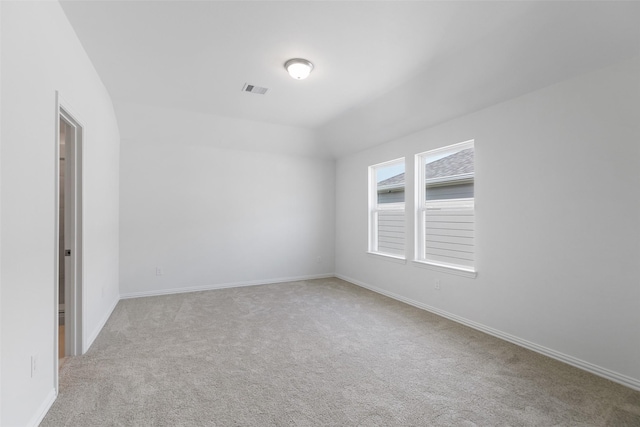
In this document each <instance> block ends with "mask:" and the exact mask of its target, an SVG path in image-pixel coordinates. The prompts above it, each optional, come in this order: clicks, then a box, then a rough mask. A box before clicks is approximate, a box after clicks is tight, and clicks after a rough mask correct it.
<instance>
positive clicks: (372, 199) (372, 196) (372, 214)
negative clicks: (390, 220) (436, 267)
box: [367, 157, 407, 260]
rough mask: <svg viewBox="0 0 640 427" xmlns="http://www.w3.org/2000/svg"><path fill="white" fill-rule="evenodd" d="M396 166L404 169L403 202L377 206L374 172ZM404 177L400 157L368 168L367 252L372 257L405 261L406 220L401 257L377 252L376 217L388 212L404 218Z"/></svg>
mask: <svg viewBox="0 0 640 427" xmlns="http://www.w3.org/2000/svg"><path fill="white" fill-rule="evenodd" d="M396 164H404V166H405V168H404V173H405V185H404V187H405V201H404V202H398V203H384V204H382V205H379V204H378V183H377V180H376V171H377V170H378V169H380V168H383V167H388V166H393V165H396ZM406 177H407V167H406V161H405V158H404V157H400V158H398V159H394V160H389V161H386V162H383V163H378V164H375V165H372V166H369V182H368V185H369V214H368V218H369V227H368V230H369V231H368V234H369V243H368V250H367V252H368V253H370V254H373V255H379V256H383V257H388V258H392V259H396V260H406V238H407V236H406V218H405V223H404V228H405V229H404V231H405V236H404V238H405V248H404V250H403V253H402V255H400V254H395V253H390V252H384V251H380V250H378V217H379V215H380V212H386V213H390V212H397V213H402V215H403V217H405V215H406V209H405V205H406V197H407V193H406V188H407V181H406Z"/></svg>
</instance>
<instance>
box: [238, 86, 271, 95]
mask: <svg viewBox="0 0 640 427" xmlns="http://www.w3.org/2000/svg"><path fill="white" fill-rule="evenodd" d="M268 90H269V89H267V88H266V87H260V86H254V85H250V84H249V83H245V84H244V86H243V87H242V91H243V92H251V93H257V94H258V95H264V94H265V93H267V91H268Z"/></svg>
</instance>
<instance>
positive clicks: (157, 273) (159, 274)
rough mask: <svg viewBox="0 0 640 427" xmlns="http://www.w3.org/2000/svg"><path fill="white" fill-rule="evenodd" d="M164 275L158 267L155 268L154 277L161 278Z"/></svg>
mask: <svg viewBox="0 0 640 427" xmlns="http://www.w3.org/2000/svg"><path fill="white" fill-rule="evenodd" d="M163 274H164V272H163V271H162V269H161V268H160V267H156V276H162V275H163Z"/></svg>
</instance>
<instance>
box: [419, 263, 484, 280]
mask: <svg viewBox="0 0 640 427" xmlns="http://www.w3.org/2000/svg"><path fill="white" fill-rule="evenodd" d="M413 264H414V265H415V266H417V267H422V268H428V269H430V270H435V271H440V272H442V273H450V274H456V275H458V276H463V277H469V278H471V279H475V278H476V277H477V276H478V272H477V271H475V270H473V269H471V268H467V267H457V266H453V265H447V264H440V263H437V262H433V261H423V260H417V259H414V260H413Z"/></svg>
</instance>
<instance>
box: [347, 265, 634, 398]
mask: <svg viewBox="0 0 640 427" xmlns="http://www.w3.org/2000/svg"><path fill="white" fill-rule="evenodd" d="M335 277H337V278H339V279H342V280H345V281H347V282H350V283H353V284H354V285H357V286H360V287H363V288H366V289H369V290H370V291H373V292H376V293H378V294H382V295H385V296H387V297H389V298H393V299H395V300H398V301H401V302H404V303H406V304H409V305H412V306H414V307H417V308H420V309H422V310H426V311H429V312H431V313H434V314H437V315H438V316H442V317H444V318H447V319H449V320H453V321H454V322H457V323H460V324H463V325H465V326H468V327H470V328H473V329H476V330H478V331H481V332H484V333H486V334H489V335H493V336H494V337H497V338H500V339H502V340H505V341H508V342H510V343H513V344H516V345H519V346H520V347H524V348H526V349H529V350H532V351H535V352H536V353H540V354H543V355H545V356H548V357H551V358H552V359H556V360H559V361H561V362H564V363H566V364H568V365H571V366H575V367H576V368H579V369H582V370H584V371H587V372H590V373H592V374H595V375H598V376H600V377H603V378H606V379H608V380H611V381H613V382H616V383H619V384H622V385H624V386H627V387H629V388H632V389H634V390H640V380H638V379H636V378H632V377H629V376H627V375H623V374H620V373H618V372H615V371H612V370H610V369H607V368H603V367H601V366H598V365H594V364H593V363H589V362H586V361H584V360H581V359H578V358H576V357H573V356H569V355H567V354H564V353H561V352H559V351H556V350H553V349H550V348H547V347H544V346H541V345H538V344H536V343H533V342H531V341H527V340H525V339H522V338H519V337H516V336H514V335H511V334H507V333H505V332H502V331H500V330H498V329H494V328H491V327H489V326H485V325H483V324H481V323H477V322H474V321H472V320H468V319H465V318H464V317H460V316H457V315H455V314H451V313H448V312H446V311H444V310H440V309H439V308H435V307H431V306H429V305H427V304H423V303H421V302H419V301H415V300H412V299H410V298H406V297H403V296H402V295H398V294H395V293H393V292H389V291H386V290H384V289H380V288H377V287H375V286H371V285H369V284H367V283H364V282H361V281H359V280H356V279H353V278H351V277H347V276H344V275H342V274H336V275H335Z"/></svg>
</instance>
